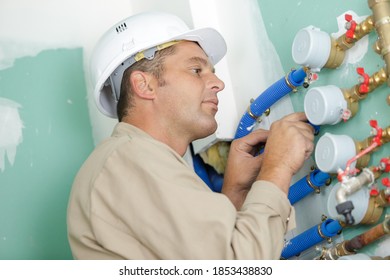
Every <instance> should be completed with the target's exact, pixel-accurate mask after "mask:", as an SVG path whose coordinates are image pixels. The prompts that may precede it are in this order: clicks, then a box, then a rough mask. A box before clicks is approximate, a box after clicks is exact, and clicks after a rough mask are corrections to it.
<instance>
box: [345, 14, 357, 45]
mask: <svg viewBox="0 0 390 280" xmlns="http://www.w3.org/2000/svg"><path fill="white" fill-rule="evenodd" d="M345 20H346V21H347V22H349V28H348V30H347V32H346V34H345V35H346V36H347V38H350V39H353V36H354V34H355V30H356V26H357V23H356V21H354V20H353V18H352V15H350V14H345Z"/></svg>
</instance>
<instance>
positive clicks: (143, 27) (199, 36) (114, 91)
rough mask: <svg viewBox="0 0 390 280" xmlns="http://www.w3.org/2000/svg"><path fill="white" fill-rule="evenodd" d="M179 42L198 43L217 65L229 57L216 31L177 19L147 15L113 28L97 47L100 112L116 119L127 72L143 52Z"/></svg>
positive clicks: (93, 72) (95, 67) (95, 80)
mask: <svg viewBox="0 0 390 280" xmlns="http://www.w3.org/2000/svg"><path fill="white" fill-rule="evenodd" d="M175 40H187V41H195V42H198V43H199V45H200V47H201V48H202V49H203V50H204V52H205V53H206V55H207V56H208V57H209V59H210V61H211V63H213V64H214V65H215V64H216V63H217V62H218V61H220V60H221V59H222V57H223V56H224V55H225V54H226V43H225V40H224V39H223V37H222V36H221V34H220V33H219V32H218V31H216V30H215V29H213V28H201V29H194V30H190V29H189V28H188V27H187V25H186V24H185V23H184V22H183V21H182V20H181V19H180V18H178V17H177V16H174V15H171V14H166V13H161V12H147V13H141V14H137V15H134V16H131V17H129V18H127V19H125V20H123V21H121V22H119V23H117V24H116V25H114V26H113V27H112V28H110V29H109V30H108V31H107V32H106V33H105V34H104V35H103V36H102V38H101V39H100V40H99V42H98V43H97V45H96V47H95V49H94V52H93V54H92V57H91V75H92V85H93V86H94V96H95V101H96V104H97V106H98V108H99V110H100V111H101V112H102V113H103V114H105V115H107V116H109V117H111V118H116V117H117V113H116V105H117V102H118V99H119V95H120V84H121V81H122V76H123V72H124V70H125V69H126V68H128V67H129V66H130V65H131V64H132V63H134V62H136V59H135V58H134V56H135V55H137V54H138V53H139V52H141V51H145V50H146V51H145V52H144V53H145V54H144V55H145V57H147V56H148V53H147V52H148V51H147V50H149V49H151V48H154V49H153V52H152V53H151V54H150V56H151V57H150V58H152V57H153V55H154V51H155V50H156V49H155V47H156V46H159V45H162V44H164V43H167V42H171V41H175Z"/></svg>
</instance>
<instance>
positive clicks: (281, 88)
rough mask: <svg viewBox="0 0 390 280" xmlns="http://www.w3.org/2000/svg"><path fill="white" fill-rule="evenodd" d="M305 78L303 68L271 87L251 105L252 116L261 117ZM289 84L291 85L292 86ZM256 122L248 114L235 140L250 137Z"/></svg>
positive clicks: (244, 117)
mask: <svg viewBox="0 0 390 280" xmlns="http://www.w3.org/2000/svg"><path fill="white" fill-rule="evenodd" d="M305 77H306V72H305V70H304V69H303V68H300V69H298V70H293V71H291V72H290V73H289V74H288V75H287V78H286V77H283V78H281V79H280V80H279V81H277V82H276V83H274V84H273V85H271V86H270V87H269V88H267V89H266V90H265V91H264V92H263V93H262V94H260V95H259V96H258V97H257V98H256V100H255V101H253V102H252V104H251V105H250V107H249V110H250V112H251V113H252V115H254V116H257V117H260V116H261V115H262V114H263V113H264V112H265V111H266V110H267V109H268V108H269V107H271V106H272V105H273V104H274V103H276V102H277V101H278V100H279V99H281V98H282V97H284V96H285V95H286V94H288V93H289V92H291V91H292V90H293V88H292V87H291V86H290V85H292V86H293V87H297V86H300V85H302V84H303V82H304V80H305ZM287 80H288V82H287ZM288 83H290V85H289V84H288ZM255 122H256V119H255V118H253V116H251V115H250V114H249V112H246V113H245V114H244V115H243V116H242V118H241V120H240V122H239V125H238V127H237V130H236V134H235V136H234V139H238V138H241V137H243V136H245V135H248V134H249V133H250V132H251V131H252V130H253V126H254V124H255Z"/></svg>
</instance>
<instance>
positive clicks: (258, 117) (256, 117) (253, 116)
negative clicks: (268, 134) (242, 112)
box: [246, 105, 260, 121]
mask: <svg viewBox="0 0 390 280" xmlns="http://www.w3.org/2000/svg"><path fill="white" fill-rule="evenodd" d="M246 111H247V112H248V115H249V116H250V117H251V118H252V119H254V120H255V121H258V120H259V119H260V116H256V115H255V114H253V113H252V111H251V106H250V105H249V106H248V109H247V110H246Z"/></svg>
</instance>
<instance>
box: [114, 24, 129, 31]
mask: <svg viewBox="0 0 390 280" xmlns="http://www.w3.org/2000/svg"><path fill="white" fill-rule="evenodd" d="M126 29H127V25H126V22H124V23H121V24H120V25H118V26H117V27H116V28H115V30H116V33H118V34H119V33H121V32H123V31H125V30H126Z"/></svg>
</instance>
